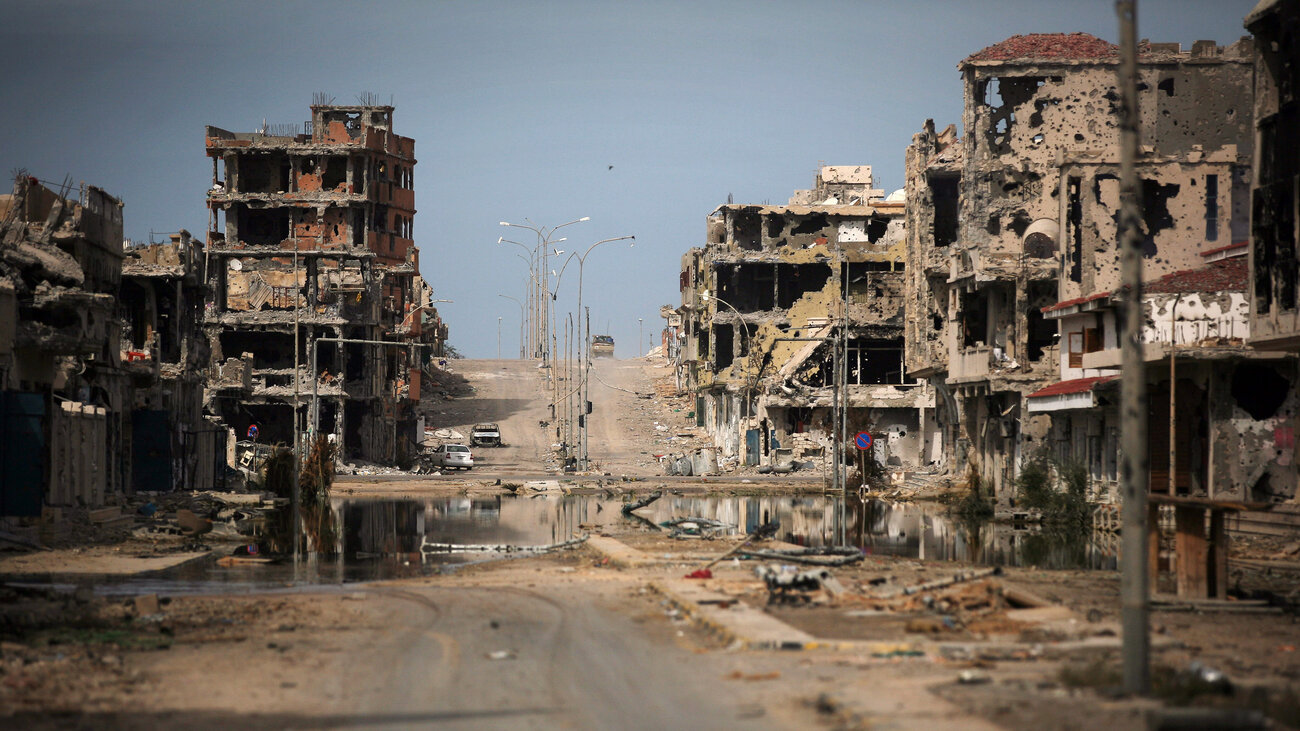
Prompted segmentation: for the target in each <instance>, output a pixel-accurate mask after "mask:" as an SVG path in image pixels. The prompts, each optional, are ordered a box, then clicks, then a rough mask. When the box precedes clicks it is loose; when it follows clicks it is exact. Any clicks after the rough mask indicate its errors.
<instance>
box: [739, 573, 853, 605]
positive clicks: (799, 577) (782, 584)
mask: <svg viewBox="0 0 1300 731" xmlns="http://www.w3.org/2000/svg"><path fill="white" fill-rule="evenodd" d="M754 573H755V574H756V575H757V576H758V578H760V579H762V580H763V583H764V584H765V585H767V592H768V595H767V601H768V604H797V603H799V602H805V603H806V602H811V601H812V600H813V595H814V594H815V593H817V592H822V593H824V594H825V595H826V596H827V597H829V598H834V597H837V596H839V595H840V594H843V593H844V586H843V585H842V584H840V582H839V581H838V580H836V579H835V577H834V576H832V575H831V572H830V571H829V570H828V569H807V570H804V571H798V570H795V567H793V566H770V565H766V564H764V565H760V566H756V567H754Z"/></svg>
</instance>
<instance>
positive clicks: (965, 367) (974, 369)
mask: <svg viewBox="0 0 1300 731" xmlns="http://www.w3.org/2000/svg"><path fill="white" fill-rule="evenodd" d="M992 362H993V348H992V347H990V346H988V345H977V346H975V347H972V348H962V349H961V350H958V351H957V357H955V358H953V362H952V370H951V371H950V374H951V377H952V378H979V377H981V376H986V375H988V373H989V366H990V365H991V364H992Z"/></svg>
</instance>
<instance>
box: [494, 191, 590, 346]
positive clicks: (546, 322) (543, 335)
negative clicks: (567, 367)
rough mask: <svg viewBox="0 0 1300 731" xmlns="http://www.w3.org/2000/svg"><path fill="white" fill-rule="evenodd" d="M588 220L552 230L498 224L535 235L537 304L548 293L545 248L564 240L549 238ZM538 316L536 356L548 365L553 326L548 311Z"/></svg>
mask: <svg viewBox="0 0 1300 731" xmlns="http://www.w3.org/2000/svg"><path fill="white" fill-rule="evenodd" d="M524 220H525V221H528V219H526V218H525V219H524ZM590 220H591V217H590V216H583V217H582V218H578V219H574V220H572V221H569V222H568V223H562V224H560V225H559V226H555V227H553V228H546V227H545V226H540V227H539V226H533V225H531V224H532V221H528V224H529V225H525V224H520V223H510V222H509V221H501V222H500V225H502V226H510V227H512V228H524V229H528V230H529V231H532V232H533V233H534V234H536V235H537V247H535V248H534V249H533V251H536V250H537V248H541V250H542V258H541V260H540V261H539V262H538V263H539V264H540V265H541V267H540V272H539V274H538V281H537V284H536V287H537V292H538V295H539V304H544V303H542V302H540V295H541V293H542V292H549V291H550V285H549V284H548V281H547V277H546V271H547V270H546V259H547V247H548V246H550V244H551V243H558V242H559V241H563V240H564V239H557V240H555V241H554V242H553V241H552V240H551V236H552V235H554V234H555V232H556V231H559V230H560V229H562V228H564V227H565V226H572V225H573V224H575V223H583V222H584V221H590ZM540 315H541V319H540V321H539V322H537V323H535V327H537V330H538V332H539V334H540V337H539V340H540V341H541V342H540V348H539V350H538V354H539V355H540V356H541V357H542V362H543V363H548V362H549V361H550V355H551V353H550V350H551V346H550V343H549V342H548V340H547V339H548V337H549V333H551V330H552V328H553V325H552V323H551V321H550V320H551V318H550V317H549V312H548V311H546V310H545V309H543V311H542V312H541V313H540Z"/></svg>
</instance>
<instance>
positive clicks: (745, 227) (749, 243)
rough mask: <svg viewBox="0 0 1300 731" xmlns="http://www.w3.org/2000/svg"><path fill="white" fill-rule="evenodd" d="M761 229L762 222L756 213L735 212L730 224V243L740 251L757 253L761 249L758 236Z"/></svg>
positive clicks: (760, 241)
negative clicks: (732, 242) (733, 243)
mask: <svg viewBox="0 0 1300 731" xmlns="http://www.w3.org/2000/svg"><path fill="white" fill-rule="evenodd" d="M761 227H762V220H761V217H760V216H759V215H758V213H756V212H754V211H736V213H735V217H734V218H733V219H732V223H731V237H732V241H734V242H735V245H736V246H739V247H740V248H742V249H746V250H748V251H759V250H760V249H762V248H763V245H762V240H761V238H760V236H759V234H760V231H761V230H762V228H761Z"/></svg>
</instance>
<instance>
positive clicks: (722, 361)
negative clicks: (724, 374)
mask: <svg viewBox="0 0 1300 731" xmlns="http://www.w3.org/2000/svg"><path fill="white" fill-rule="evenodd" d="M734 335H735V330H734V329H733V328H732V326H731V325H718V324H714V326H713V342H714V348H713V359H714V369H715V370H717V371H721V370H725V369H727V368H730V367H731V363H732V361H733V360H734V359H735V353H734V352H733V350H732V343H733V342H734V340H735V338H734Z"/></svg>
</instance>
